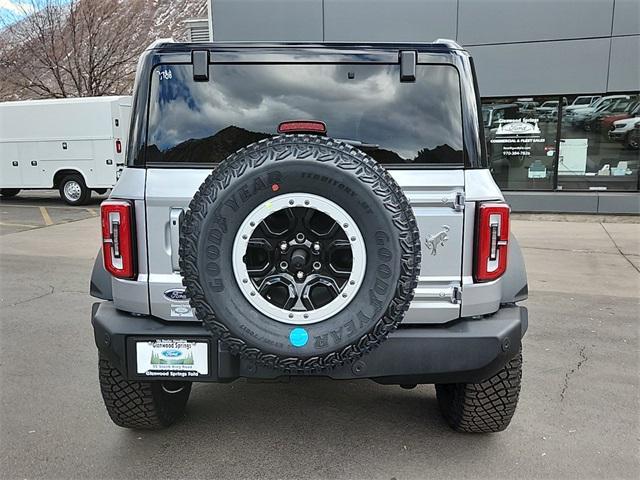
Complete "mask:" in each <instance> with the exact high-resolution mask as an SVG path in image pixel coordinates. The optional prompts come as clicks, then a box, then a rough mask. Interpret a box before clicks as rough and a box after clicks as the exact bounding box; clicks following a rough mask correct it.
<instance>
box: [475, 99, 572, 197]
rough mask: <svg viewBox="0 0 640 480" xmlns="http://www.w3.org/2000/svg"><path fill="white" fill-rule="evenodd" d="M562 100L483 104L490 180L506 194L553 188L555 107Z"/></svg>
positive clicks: (555, 133) (556, 115) (555, 137)
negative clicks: (491, 178) (491, 177)
mask: <svg viewBox="0 0 640 480" xmlns="http://www.w3.org/2000/svg"><path fill="white" fill-rule="evenodd" d="M561 102H562V103H563V104H564V103H566V99H564V98H563V99H559V98H558V97H530V98H510V99H497V100H490V99H488V100H484V101H483V103H482V117H483V121H484V128H485V139H486V142H487V155H488V157H489V165H490V168H491V171H492V173H493V176H494V178H495V180H496V182H497V183H498V185H499V186H500V187H501V188H504V189H508V190H524V189H528V190H549V189H552V188H553V166H554V155H555V148H556V139H557V130H558V105H559V104H560V103H561Z"/></svg>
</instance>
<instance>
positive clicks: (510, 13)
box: [209, 0, 640, 97]
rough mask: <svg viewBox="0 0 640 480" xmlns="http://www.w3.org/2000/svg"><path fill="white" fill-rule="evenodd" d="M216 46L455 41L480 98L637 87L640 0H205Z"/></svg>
mask: <svg viewBox="0 0 640 480" xmlns="http://www.w3.org/2000/svg"><path fill="white" fill-rule="evenodd" d="M209 1H210V7H211V8H210V11H211V12H212V17H213V31H214V32H215V33H214V39H215V40H240V41H244V40H274V41H286V40H289V41H363V42H372V41H392V42H399V41H418V42H420V41H422V42H430V41H433V40H435V39H436V38H451V39H454V40H456V41H457V42H458V43H460V44H462V45H463V46H465V47H466V48H467V49H468V50H469V51H470V52H471V54H472V55H473V56H474V58H475V59H476V60H475V61H476V68H477V71H478V79H479V83H480V93H481V95H482V96H483V97H492V96H511V95H546V94H575V93H603V92H619V91H632V90H640V67H639V60H638V59H639V58H640V0H579V1H578V0H209Z"/></svg>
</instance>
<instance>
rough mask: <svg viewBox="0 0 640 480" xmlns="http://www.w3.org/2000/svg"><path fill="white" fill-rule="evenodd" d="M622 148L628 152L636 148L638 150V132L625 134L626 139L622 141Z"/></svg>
mask: <svg viewBox="0 0 640 480" xmlns="http://www.w3.org/2000/svg"><path fill="white" fill-rule="evenodd" d="M624 146H625V147H627V148H628V149H629V150H638V148H640V131H639V130H637V129H633V130H631V131H630V132H629V133H627V137H626V138H625V140H624Z"/></svg>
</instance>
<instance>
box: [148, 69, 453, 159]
mask: <svg viewBox="0 0 640 480" xmlns="http://www.w3.org/2000/svg"><path fill="white" fill-rule="evenodd" d="M399 75H400V73H399V67H398V66H397V65H347V64H339V65H328V64H323V65H303V64H291V65H273V64H272V65H241V64H235V65H232V64H226V65H221V64H218V65H212V66H211V67H210V79H211V80H210V81H209V82H194V81H193V79H192V70H191V66H190V65H162V66H159V67H157V68H156V69H155V71H154V74H153V81H152V86H151V102H150V114H149V132H148V139H147V144H148V145H149V147H148V151H147V161H148V162H189V163H194V162H203V163H216V162H219V161H221V160H223V159H224V158H226V157H227V156H228V155H230V154H231V153H233V152H235V151H236V150H237V149H239V148H241V147H243V146H246V145H247V144H249V143H252V142H255V141H258V140H261V139H263V138H267V137H270V136H272V135H275V134H276V132H277V128H278V125H279V124H280V123H281V122H284V121H291V120H320V121H322V122H324V123H325V124H326V125H327V134H328V135H329V136H331V137H333V138H339V139H346V140H349V141H352V142H354V143H355V142H362V144H363V146H362V148H363V149H364V150H365V151H367V153H369V154H370V155H371V156H373V157H374V158H375V159H376V160H378V161H379V162H381V163H386V164H404V163H408V164H410V163H431V164H440V165H446V164H454V165H456V164H457V165H459V164H461V163H462V148H463V146H462V115H461V106H460V87H459V78H458V74H457V71H456V70H455V68H453V67H451V66H444V65H437V66H431V65H418V67H417V72H416V75H417V80H416V82H415V83H400V81H399Z"/></svg>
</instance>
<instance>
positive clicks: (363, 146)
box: [336, 138, 380, 150]
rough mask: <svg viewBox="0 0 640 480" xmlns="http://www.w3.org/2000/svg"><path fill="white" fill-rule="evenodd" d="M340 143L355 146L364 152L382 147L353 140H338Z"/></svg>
mask: <svg viewBox="0 0 640 480" xmlns="http://www.w3.org/2000/svg"><path fill="white" fill-rule="evenodd" d="M336 140H338V141H339V142H344V143H348V144H349V145H353V146H354V147H358V148H361V149H364V150H376V149H378V148H380V145H378V144H377V143H367V142H361V141H360V140H351V139H350V138H336Z"/></svg>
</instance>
